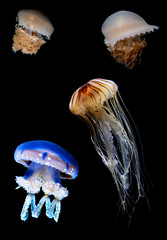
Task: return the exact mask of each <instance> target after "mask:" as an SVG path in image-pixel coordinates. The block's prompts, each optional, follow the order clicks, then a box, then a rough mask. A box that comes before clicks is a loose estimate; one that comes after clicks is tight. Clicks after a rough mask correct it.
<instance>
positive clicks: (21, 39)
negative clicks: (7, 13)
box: [12, 9, 54, 54]
mask: <svg viewBox="0 0 167 240" xmlns="http://www.w3.org/2000/svg"><path fill="white" fill-rule="evenodd" d="M17 19H18V24H17V25H16V29H15V34H14V37H13V41H14V42H13V46H12V48H13V50H14V52H16V51H18V50H21V51H22V52H23V53H26V54H36V53H37V51H38V50H39V49H40V47H41V46H42V45H43V44H44V43H46V39H50V36H51V34H52V33H53V31H54V27H53V25H52V23H51V22H50V20H49V19H48V18H47V17H46V16H45V15H44V14H43V13H42V12H40V11H38V10H32V9H24V10H20V11H19V12H18V14H17Z"/></svg>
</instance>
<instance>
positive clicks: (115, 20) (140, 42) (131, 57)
mask: <svg viewBox="0 0 167 240" xmlns="http://www.w3.org/2000/svg"><path fill="white" fill-rule="evenodd" d="M158 28H159V27H157V26H154V25H149V24H147V23H146V21H145V20H144V19H143V18H142V17H140V16H139V15H138V14H136V13H133V12H129V11H118V12H116V13H114V14H112V15H110V16H109V17H108V18H107V19H106V20H105V21H104V23H103V25H102V29H101V30H102V33H103V35H104V37H105V39H104V42H105V44H106V46H107V49H108V50H109V52H110V53H111V55H112V56H113V57H114V58H115V59H116V61H117V62H119V63H123V64H125V66H126V67H127V68H133V67H134V65H135V64H136V62H139V60H140V56H141V54H142V51H143V48H145V47H146V46H147V43H146V41H145V39H144V38H143V35H144V34H146V33H149V32H153V31H154V29H158Z"/></svg>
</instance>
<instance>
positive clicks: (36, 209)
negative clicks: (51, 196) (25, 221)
mask: <svg viewBox="0 0 167 240" xmlns="http://www.w3.org/2000/svg"><path fill="white" fill-rule="evenodd" d="M47 198H48V195H44V196H43V197H42V198H41V200H40V201H39V203H38V204H37V205H35V203H33V211H32V213H31V215H32V217H35V218H38V217H39V215H40V213H41V210H42V207H43V205H44V203H45V202H46V199H47Z"/></svg>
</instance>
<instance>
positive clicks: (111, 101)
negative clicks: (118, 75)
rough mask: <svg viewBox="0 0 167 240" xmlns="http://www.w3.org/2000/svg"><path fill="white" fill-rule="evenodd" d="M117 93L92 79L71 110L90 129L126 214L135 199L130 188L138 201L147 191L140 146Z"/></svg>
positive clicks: (103, 81)
mask: <svg viewBox="0 0 167 240" xmlns="http://www.w3.org/2000/svg"><path fill="white" fill-rule="evenodd" d="M117 92H118V86H117V85H116V84H115V83H114V82H113V81H110V80H106V79H93V80H90V81H89V82H88V83H87V84H85V85H84V86H82V87H80V88H79V89H77V90H76V91H75V92H74V94H73V96H72V98H71V101H70V105H69V108H70V110H71V112H72V113H73V114H75V115H78V116H81V117H82V119H83V120H85V121H86V123H87V124H88V125H89V127H90V129H91V136H92V137H91V139H92V141H93V144H94V146H95V149H96V150H97V152H98V154H99V155H100V156H101V158H102V161H103V162H104V164H105V165H106V166H107V168H108V169H109V170H110V172H111V174H112V176H113V179H114V182H115V185H116V188H117V191H118V194H119V197H120V200H121V204H122V208H123V210H125V211H126V210H127V206H128V204H130V201H131V200H132V199H133V196H131V191H132V189H131V185H135V191H136V192H137V199H138V198H140V196H141V195H143V194H144V190H143V187H142V184H141V177H140V163H139V156H138V151H137V146H136V143H135V139H134V136H133V133H132V130H131V126H130V124H129V121H128V120H127V117H126V116H125V113H124V111H123V109H122V107H121V106H120V104H119V102H118V98H117ZM132 181H133V182H134V183H133V184H132ZM133 187H134V186H133ZM132 201H133V200H132Z"/></svg>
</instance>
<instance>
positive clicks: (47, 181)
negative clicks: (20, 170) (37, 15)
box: [14, 140, 78, 222]
mask: <svg viewBox="0 0 167 240" xmlns="http://www.w3.org/2000/svg"><path fill="white" fill-rule="evenodd" d="M14 158H15V161H16V162H18V163H20V164H23V165H24V166H25V167H27V168H28V169H27V171H26V173H25V175H24V176H23V177H16V182H17V184H18V185H19V187H23V188H24V189H25V190H26V191H27V193H28V195H27V197H26V199H25V203H24V205H23V208H22V212H21V219H22V220H23V221H25V220H27V218H28V209H29V206H30V205H31V212H32V217H35V218H38V216H39V214H40V212H41V209H42V206H43V205H44V203H45V205H46V215H47V216H48V217H49V218H54V220H55V221H56V222H57V221H58V218H59V214H60V210H61V200H62V199H63V198H65V197H67V196H68V190H67V189H66V188H64V187H63V186H62V185H61V179H74V178H76V177H77V175H78V164H77V162H76V160H75V159H74V158H73V156H72V155H71V154H70V153H68V152H67V151H66V150H64V149H63V148H61V147H60V146H58V145H56V144H54V143H52V142H49V141H43V140H37V141H29V142H25V143H22V144H21V145H19V146H18V147H17V148H16V150H15V153H14ZM40 189H42V191H43V192H44V194H45V195H44V196H43V197H42V198H41V200H40V201H39V203H38V204H37V205H36V200H35V194H36V193H38V192H39V191H40ZM50 195H53V196H54V200H53V201H52V202H51V200H50V198H49V196H50Z"/></svg>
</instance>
